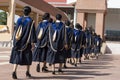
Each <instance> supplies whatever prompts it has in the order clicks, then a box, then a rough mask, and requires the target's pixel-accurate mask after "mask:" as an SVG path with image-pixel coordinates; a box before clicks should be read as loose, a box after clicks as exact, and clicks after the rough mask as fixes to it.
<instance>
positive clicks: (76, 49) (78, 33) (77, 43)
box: [71, 23, 83, 66]
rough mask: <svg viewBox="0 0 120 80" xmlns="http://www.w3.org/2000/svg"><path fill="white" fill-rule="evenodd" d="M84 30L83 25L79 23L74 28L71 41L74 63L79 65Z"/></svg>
mask: <svg viewBox="0 0 120 80" xmlns="http://www.w3.org/2000/svg"><path fill="white" fill-rule="evenodd" d="M82 38H83V32H82V26H81V25H80V24H79V23H77V24H76V25H75V29H74V30H73V36H72V41H71V44H72V45H71V57H72V59H73V60H74V65H75V66H77V60H78V59H79V56H80V48H81V44H82Z"/></svg>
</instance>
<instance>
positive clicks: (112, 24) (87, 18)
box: [44, 0, 120, 40]
mask: <svg viewBox="0 0 120 80" xmlns="http://www.w3.org/2000/svg"><path fill="white" fill-rule="evenodd" d="M44 1H46V2H48V3H49V4H52V5H53V6H55V7H57V8H59V9H61V10H63V11H64V12H65V13H66V14H67V15H68V17H69V19H73V20H74V24H75V23H76V22H78V23H80V24H81V25H82V26H83V27H84V28H85V27H89V26H92V27H93V28H94V29H95V31H96V33H98V34H100V35H101V37H102V38H104V36H106V37H109V38H110V40H120V37H119V36H120V24H119V21H120V5H119V3H120V1H119V0H44ZM69 9H71V10H69ZM111 36H112V37H111ZM115 37H116V38H119V39H113V38H115Z"/></svg>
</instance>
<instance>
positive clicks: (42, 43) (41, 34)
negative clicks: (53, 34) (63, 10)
mask: <svg viewBox="0 0 120 80" xmlns="http://www.w3.org/2000/svg"><path fill="white" fill-rule="evenodd" d="M49 18H50V14H49V13H45V14H44V15H43V17H42V21H41V22H40V23H39V25H38V27H37V30H36V35H37V43H36V47H35V49H34V52H33V61H36V62H38V64H37V67H36V71H37V72H40V62H43V66H42V71H43V72H46V71H48V70H47V67H46V56H47V50H48V47H47V42H48V41H47V33H48V26H49V21H48V20H49Z"/></svg>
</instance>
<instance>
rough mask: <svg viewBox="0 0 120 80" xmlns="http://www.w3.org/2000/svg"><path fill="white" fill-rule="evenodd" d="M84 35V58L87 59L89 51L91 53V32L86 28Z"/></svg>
mask: <svg viewBox="0 0 120 80" xmlns="http://www.w3.org/2000/svg"><path fill="white" fill-rule="evenodd" d="M85 37H86V39H85V40H86V44H85V59H89V58H90V57H89V56H90V53H91V46H92V34H91V31H90V30H89V28H88V29H86V31H85Z"/></svg>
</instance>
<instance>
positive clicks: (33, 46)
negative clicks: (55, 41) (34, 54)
mask: <svg viewBox="0 0 120 80" xmlns="http://www.w3.org/2000/svg"><path fill="white" fill-rule="evenodd" d="M34 48H35V44H34V43H32V49H31V50H32V51H33V50H34Z"/></svg>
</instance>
